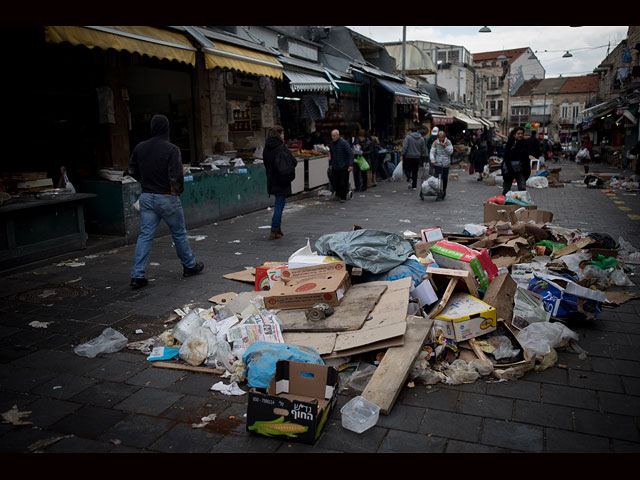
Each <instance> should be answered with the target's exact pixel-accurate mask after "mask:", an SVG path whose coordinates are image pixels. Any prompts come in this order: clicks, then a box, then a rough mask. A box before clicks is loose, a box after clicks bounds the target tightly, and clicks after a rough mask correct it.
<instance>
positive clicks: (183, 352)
mask: <svg viewBox="0 0 640 480" xmlns="http://www.w3.org/2000/svg"><path fill="white" fill-rule="evenodd" d="M215 347H216V337H215V335H214V334H213V333H212V332H211V330H209V329H208V328H204V327H197V328H196V329H195V331H194V332H193V333H192V334H191V336H189V338H187V339H186V340H185V342H184V343H183V344H182V346H181V347H180V351H179V352H178V355H179V357H180V358H181V359H182V360H184V361H185V362H187V363H188V364H189V365H193V366H198V365H201V364H202V363H203V362H204V361H205V360H206V359H207V358H208V357H209V356H210V355H212V354H214V353H215Z"/></svg>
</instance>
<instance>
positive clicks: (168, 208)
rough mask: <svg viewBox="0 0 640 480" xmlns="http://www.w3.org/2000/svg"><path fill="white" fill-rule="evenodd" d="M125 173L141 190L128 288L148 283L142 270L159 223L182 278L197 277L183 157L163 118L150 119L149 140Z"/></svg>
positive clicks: (198, 268) (141, 145)
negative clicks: (182, 198)
mask: <svg viewBox="0 0 640 480" xmlns="http://www.w3.org/2000/svg"><path fill="white" fill-rule="evenodd" d="M128 173H129V174H130V175H131V176H132V177H133V178H135V179H136V180H138V181H139V182H140V184H141V186H142V194H141V195H140V235H139V236H138V241H137V243H136V249H135V252H134V254H133V267H132V268H131V287H132V288H133V289H138V288H141V287H144V286H146V285H147V284H148V283H149V282H148V280H147V279H146V278H145V269H146V267H147V263H148V262H149V256H150V255H151V247H152V245H153V237H154V236H155V234H156V231H157V229H158V226H159V225H160V221H161V220H164V221H165V222H166V223H167V225H168V226H169V230H170V231H171V236H172V237H173V243H174V245H175V248H176V254H177V255H178V258H179V259H180V262H181V263H182V266H183V272H182V274H183V276H185V277H190V276H192V275H196V274H198V273H200V272H201V271H202V269H203V268H204V264H203V263H202V262H196V259H195V255H194V254H193V252H192V251H191V247H190V246H189V239H188V238H187V230H186V228H185V225H184V212H183V210H182V203H181V202H180V194H181V193H182V192H183V191H184V176H183V173H182V156H181V154H180V149H179V148H178V147H177V146H176V145H174V144H172V143H171V142H170V141H169V119H168V118H167V117H165V116H164V115H154V116H153V118H152V119H151V138H150V139H148V140H145V141H144V142H141V143H139V144H138V145H137V146H136V147H135V148H134V150H133V153H132V154H131V161H130V164H129V171H128Z"/></svg>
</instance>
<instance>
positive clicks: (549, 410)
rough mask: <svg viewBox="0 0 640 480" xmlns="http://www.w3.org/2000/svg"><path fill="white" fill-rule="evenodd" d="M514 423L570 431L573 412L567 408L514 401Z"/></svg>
mask: <svg viewBox="0 0 640 480" xmlns="http://www.w3.org/2000/svg"><path fill="white" fill-rule="evenodd" d="M513 420H514V422H520V423H529V424H533V425H540V426H543V427H556V428H564V429H567V430H571V429H572V428H573V412H572V409H571V408H569V407H562V406H558V405H552V404H549V403H540V402H529V401H526V400H516V407H515V413H514V415H513Z"/></svg>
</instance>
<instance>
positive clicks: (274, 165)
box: [262, 125, 298, 240]
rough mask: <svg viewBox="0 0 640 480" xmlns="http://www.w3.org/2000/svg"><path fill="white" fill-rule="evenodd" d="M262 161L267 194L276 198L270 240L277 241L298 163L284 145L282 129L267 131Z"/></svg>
mask: <svg viewBox="0 0 640 480" xmlns="http://www.w3.org/2000/svg"><path fill="white" fill-rule="evenodd" d="M262 160H263V162H264V167H265V169H266V171H267V194H269V195H273V196H274V197H276V200H275V204H274V207H273V217H272V218H271V232H270V234H269V238H270V239H271V240H275V239H278V238H280V237H282V236H283V235H284V233H282V229H281V224H282V211H283V210H284V206H285V203H286V200H287V195H291V182H293V180H294V179H295V171H296V165H297V164H298V161H297V160H296V157H294V156H293V154H292V153H291V151H290V150H289V149H288V148H287V147H286V145H285V144H284V129H283V128H282V127H281V126H280V125H275V126H273V127H271V128H270V129H269V133H268V134H267V142H266V143H265V146H264V150H263V153H262Z"/></svg>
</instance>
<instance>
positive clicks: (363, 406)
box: [340, 396, 380, 433]
mask: <svg viewBox="0 0 640 480" xmlns="http://www.w3.org/2000/svg"><path fill="white" fill-rule="evenodd" d="M340 414H341V416H342V417H341V419H342V426H343V428H346V429H347V430H351V431H352V432H356V433H362V432H365V431H367V430H369V429H370V428H371V427H374V426H375V424H376V423H378V418H379V415H380V407H379V406H378V405H376V404H375V403H372V402H370V401H369V400H367V399H366V398H364V397H362V396H357V397H353V398H352V399H351V400H349V401H348V402H347V403H346V404H345V405H344V406H343V407H342V408H341V409H340Z"/></svg>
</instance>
